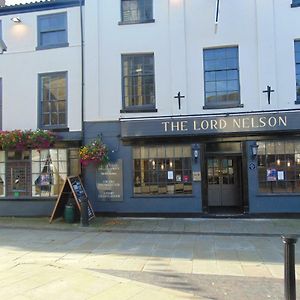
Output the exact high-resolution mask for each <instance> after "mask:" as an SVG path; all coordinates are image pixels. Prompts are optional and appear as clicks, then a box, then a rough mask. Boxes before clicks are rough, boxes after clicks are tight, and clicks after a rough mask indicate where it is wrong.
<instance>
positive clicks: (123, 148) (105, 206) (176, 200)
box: [84, 113, 300, 215]
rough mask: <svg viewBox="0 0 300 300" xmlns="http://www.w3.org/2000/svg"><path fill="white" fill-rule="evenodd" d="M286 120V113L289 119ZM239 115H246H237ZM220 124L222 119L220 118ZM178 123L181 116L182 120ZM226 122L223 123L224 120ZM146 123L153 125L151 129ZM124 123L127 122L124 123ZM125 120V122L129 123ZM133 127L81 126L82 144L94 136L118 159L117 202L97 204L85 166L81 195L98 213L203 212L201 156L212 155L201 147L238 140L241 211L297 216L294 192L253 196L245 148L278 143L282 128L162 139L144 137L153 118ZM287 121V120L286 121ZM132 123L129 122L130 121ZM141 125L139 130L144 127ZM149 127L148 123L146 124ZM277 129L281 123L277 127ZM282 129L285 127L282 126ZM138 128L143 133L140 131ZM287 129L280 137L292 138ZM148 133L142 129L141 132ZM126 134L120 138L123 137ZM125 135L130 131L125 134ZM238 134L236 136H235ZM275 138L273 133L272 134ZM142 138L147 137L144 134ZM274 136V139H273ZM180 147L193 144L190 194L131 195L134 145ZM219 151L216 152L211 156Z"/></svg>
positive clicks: (254, 182) (253, 175) (253, 169)
mask: <svg viewBox="0 0 300 300" xmlns="http://www.w3.org/2000/svg"><path fill="white" fill-rule="evenodd" d="M290 116H291V115H290ZM240 117H245V118H246V117H247V115H245V116H240ZM223 118H225V120H226V116H225V117H223ZM292 118H293V119H294V118H297V116H296V115H292ZM288 119H289V113H287V120H288ZM183 120H184V118H183ZM228 120H229V119H227V120H226V121H228ZM151 121H152V122H153V126H152V127H151ZM166 121H167V122H168V121H169V120H168V119H165V120H159V122H160V123H161V122H166ZM126 122H127V121H126ZM128 122H131V121H130V120H129V121H128ZM138 122H140V123H139V124H138V126H137V124H135V128H136V132H138V133H139V134H136V133H134V129H133V128H134V126H132V125H129V126H130V130H131V131H130V130H127V129H128V128H129V127H128V126H127V125H126V130H125V131H124V128H122V126H124V124H125V123H123V121H121V122H120V121H116V122H89V123H85V126H84V130H85V134H84V136H85V141H84V142H85V143H87V142H89V141H91V140H93V139H94V138H97V137H101V138H102V140H103V142H104V143H105V144H107V145H108V147H109V149H110V159H111V161H112V162H114V161H117V160H118V159H122V161H123V189H124V191H123V201H118V202H117V201H116V202H113V201H106V202H105V201H100V200H99V199H98V191H97V188H96V170H95V168H93V167H89V168H87V169H85V170H84V182H85V187H86V190H87V193H88V195H89V198H90V199H91V202H92V204H93V207H94V209H95V211H96V212H98V213H115V214H150V215H151V214H161V213H163V214H174V213H176V214H200V215H201V214H205V213H206V212H207V211H208V210H207V208H208V207H207V179H206V180H205V176H206V173H207V170H206V161H207V157H209V156H211V155H212V154H210V153H206V146H207V144H209V143H224V142H225V143H230V142H233V141H235V142H240V144H241V149H242V150H241V153H238V154H237V155H238V156H239V157H240V160H241V162H242V170H241V175H240V176H241V178H242V182H241V185H243V187H241V189H242V193H241V197H242V198H243V200H242V201H241V207H240V208H241V211H242V212H244V213H249V214H257V213H258V214H259V213H300V194H294V193H293V194H292V193H290V194H262V193H259V184H258V162H257V157H253V155H252V153H251V145H255V144H256V142H257V141H258V140H263V139H274V138H275V139H276V138H277V139H278V133H279V132H280V133H282V128H281V129H280V128H278V130H277V131H276V129H274V128H271V131H265V132H260V133H259V134H258V132H254V133H251V132H250V133H249V132H247V133H243V132H240V133H237V132H235V134H234V135H232V136H230V135H228V134H229V132H227V134H226V135H222V133H218V134H211V135H209V136H208V135H206V134H205V135H201V134H198V135H195V134H194V135H192V136H190V135H189V134H188V133H187V132H186V133H187V134H186V135H184V134H183V133H182V132H181V133H179V134H177V135H176V134H175V133H172V137H170V135H168V134H167V132H165V138H164V137H163V134H155V133H154V132H153V136H152V138H150V137H151V134H150V131H149V130H150V129H149V128H150V127H151V128H152V130H154V131H155V130H156V129H155V128H157V127H156V126H155V122H157V120H146V121H145V120H144V121H143V120H139V121H138ZM287 122H288V121H287ZM133 123H134V122H133ZM143 123H144V125H145V127H144V125H143ZM149 124H150V125H149ZM290 124H292V127H294V121H293V122H291V123H290ZM279 125H282V124H279ZM286 125H287V124H286ZM162 128H163V127H162ZM143 129H146V130H145V132H146V133H149V135H148V134H145V132H144V133H142V132H143ZM290 129H291V131H290V132H289V130H288V126H286V127H285V128H284V131H285V135H283V136H282V138H295V137H296V136H295V129H296V128H290ZM147 130H148V131H147ZM125 132H126V134H125ZM129 132H131V133H130V134H129ZM237 134H238V136H237ZM274 134H275V135H274ZM146 135H147V136H146ZM276 135H277V137H276ZM178 143H184V144H189V145H190V146H191V148H192V147H193V145H194V144H197V145H199V159H197V160H194V159H193V157H192V171H193V172H200V171H201V175H202V180H201V181H193V183H192V194H191V195H186V194H181V195H168V194H166V195H146V196H142V195H134V187H133V182H134V178H133V173H134V164H133V147H134V146H136V145H145V144H147V145H153V144H155V145H166V144H168V145H170V144H178ZM219 154H222V153H217V155H219ZM223 154H224V155H234V154H230V153H223Z"/></svg>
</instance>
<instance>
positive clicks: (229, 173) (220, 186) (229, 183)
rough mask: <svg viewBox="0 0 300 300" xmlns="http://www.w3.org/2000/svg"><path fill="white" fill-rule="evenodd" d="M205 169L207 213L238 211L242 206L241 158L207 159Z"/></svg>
mask: <svg viewBox="0 0 300 300" xmlns="http://www.w3.org/2000/svg"><path fill="white" fill-rule="evenodd" d="M206 169H207V184H208V189H207V192H208V209H209V211H211V210H216V209H217V208H219V210H225V211H226V209H227V210H229V209H230V208H232V210H240V209H241V208H242V206H243V199H242V188H241V187H242V172H241V157H240V156H212V157H208V158H207V168H206Z"/></svg>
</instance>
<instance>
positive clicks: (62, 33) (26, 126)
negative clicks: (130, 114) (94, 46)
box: [0, 0, 82, 215]
mask: <svg viewBox="0 0 300 300" xmlns="http://www.w3.org/2000/svg"><path fill="white" fill-rule="evenodd" d="M80 5H81V2H80V1H71V0H56V1H43V2H42V1H41V2H35V3H29V4H23V5H14V6H4V7H1V8H0V25H1V26H0V29H1V33H0V38H1V45H2V46H3V45H5V47H4V49H3V47H2V51H1V52H2V54H3V55H0V66H1V67H0V87H1V88H0V111H1V113H0V116H1V117H0V129H1V130H3V131H12V130H15V129H20V130H33V131H35V130H37V129H38V128H40V129H45V130H51V131H52V132H54V133H55V134H56V135H57V136H58V141H57V142H56V143H55V145H54V146H53V148H50V149H47V150H46V149H42V150H40V149H29V150H28V149H24V150H20V149H12V150H7V151H0V215H47V214H49V213H50V212H51V210H52V209H53V206H54V203H55V200H56V199H57V196H58V194H59V191H60V189H61V186H62V183H63V182H64V179H65V178H66V176H67V175H70V174H75V175H78V174H79V173H80V164H79V159H78V149H79V146H80V145H81V139H82V110H81V107H82V97H81V94H82V41H81V40H82V39H81V34H80V32H81V11H82V9H81V7H80Z"/></svg>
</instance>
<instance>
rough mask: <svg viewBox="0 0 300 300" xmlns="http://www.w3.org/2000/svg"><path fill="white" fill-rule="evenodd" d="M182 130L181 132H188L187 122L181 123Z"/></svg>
mask: <svg viewBox="0 0 300 300" xmlns="http://www.w3.org/2000/svg"><path fill="white" fill-rule="evenodd" d="M180 130H181V131H187V130H188V129H187V121H181V122H180Z"/></svg>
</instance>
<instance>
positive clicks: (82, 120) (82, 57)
mask: <svg viewBox="0 0 300 300" xmlns="http://www.w3.org/2000/svg"><path fill="white" fill-rule="evenodd" d="M83 1H84V0H79V7H80V38H81V41H80V46H81V139H82V142H84V128H83V127H84V80H85V77H84V32H83V29H84V28H83V8H82V6H83Z"/></svg>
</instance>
